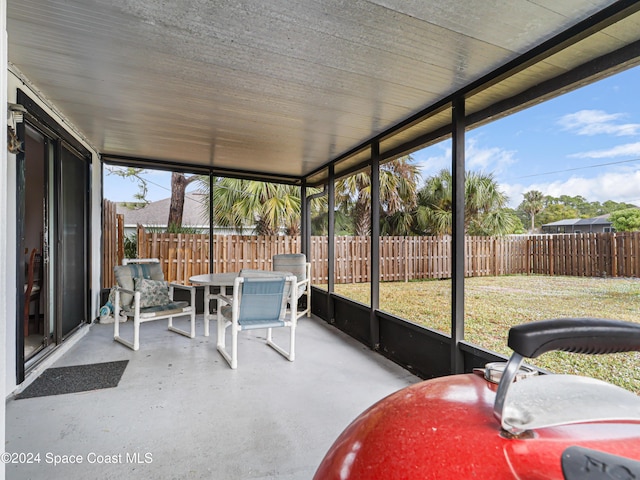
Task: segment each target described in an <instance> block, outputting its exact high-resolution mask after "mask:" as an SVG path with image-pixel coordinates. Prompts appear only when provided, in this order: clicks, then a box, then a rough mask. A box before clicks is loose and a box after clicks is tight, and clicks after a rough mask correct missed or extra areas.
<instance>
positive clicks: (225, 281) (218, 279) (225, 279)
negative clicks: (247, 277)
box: [189, 272, 238, 287]
mask: <svg viewBox="0 0 640 480" xmlns="http://www.w3.org/2000/svg"><path fill="white" fill-rule="evenodd" d="M237 276H238V272H227V273H205V274H203V275H194V276H193V277H190V278H189V281H190V282H191V283H193V284H195V285H212V286H218V287H223V286H226V287H228V286H231V285H233V281H234V280H235V279H236V277H237Z"/></svg>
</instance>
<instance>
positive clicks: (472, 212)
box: [415, 169, 515, 235]
mask: <svg viewBox="0 0 640 480" xmlns="http://www.w3.org/2000/svg"><path fill="white" fill-rule="evenodd" d="M464 196H465V222H464V223H465V233H466V234H468V235H503V234H507V233H511V232H512V231H513V229H514V228H515V219H514V216H513V214H511V213H509V212H508V211H507V210H506V209H505V207H506V205H507V202H508V200H509V198H508V197H507V196H506V195H505V194H504V193H503V192H501V191H500V189H499V186H498V184H497V182H496V181H495V179H494V177H493V174H491V173H489V174H484V173H478V172H467V173H466V176H465V192H464ZM452 205H453V178H452V175H451V171H449V170H446V169H445V170H441V171H440V173H439V174H438V175H435V176H433V177H430V178H429V179H427V182H426V183H425V186H424V187H423V188H422V189H420V191H419V192H418V207H417V209H416V213H415V216H416V222H417V227H418V229H419V231H420V232H424V233H427V234H431V235H443V234H451V230H452V222H453V214H452Z"/></svg>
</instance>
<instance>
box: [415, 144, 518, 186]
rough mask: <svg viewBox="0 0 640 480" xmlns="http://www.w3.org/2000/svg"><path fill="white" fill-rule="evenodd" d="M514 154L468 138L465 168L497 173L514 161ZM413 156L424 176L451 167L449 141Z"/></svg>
mask: <svg viewBox="0 0 640 480" xmlns="http://www.w3.org/2000/svg"><path fill="white" fill-rule="evenodd" d="M515 154H516V152H515V151H511V150H504V149H502V148H499V147H483V146H481V145H480V142H479V140H478V138H469V139H468V140H467V143H466V145H465V159H466V169H467V170H473V171H481V172H492V173H493V174H495V175H497V174H500V173H502V172H503V171H505V170H506V167H508V166H509V165H511V164H513V163H515V162H516V159H515ZM413 157H414V158H415V159H416V163H417V165H418V167H419V168H420V171H421V172H422V175H423V176H424V177H428V176H431V175H435V174H437V173H438V172H439V171H440V170H442V169H451V143H450V142H447V143H446V145H437V146H434V147H429V148H427V149H425V150H423V151H419V152H416V153H414V154H413Z"/></svg>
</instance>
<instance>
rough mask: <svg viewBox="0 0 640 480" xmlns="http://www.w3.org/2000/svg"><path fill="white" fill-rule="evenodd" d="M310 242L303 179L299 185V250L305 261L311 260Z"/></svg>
mask: <svg viewBox="0 0 640 480" xmlns="http://www.w3.org/2000/svg"><path fill="white" fill-rule="evenodd" d="M310 244H311V216H310V215H309V205H308V204H307V181H306V179H305V180H303V181H302V185H301V186H300V252H301V253H304V254H305V255H306V256H307V262H310V261H311V260H310V259H309V251H310Z"/></svg>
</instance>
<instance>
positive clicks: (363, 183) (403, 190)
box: [336, 155, 420, 236]
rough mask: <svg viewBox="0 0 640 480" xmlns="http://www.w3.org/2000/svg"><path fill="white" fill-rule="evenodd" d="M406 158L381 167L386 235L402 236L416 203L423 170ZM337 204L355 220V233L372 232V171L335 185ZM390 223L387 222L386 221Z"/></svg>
mask: <svg viewBox="0 0 640 480" xmlns="http://www.w3.org/2000/svg"><path fill="white" fill-rule="evenodd" d="M412 160H413V159H412V158H411V156H410V155H406V156H403V157H400V158H397V159H395V160H392V161H390V162H387V163H385V164H383V165H381V166H380V207H381V208H380V219H381V222H382V231H383V232H387V233H388V232H392V233H388V234H391V235H401V234H402V233H398V232H397V230H396V228H397V229H399V230H401V231H402V229H403V228H405V227H406V222H405V221H406V218H405V215H403V214H407V213H408V212H411V211H412V210H413V209H414V207H415V204H416V192H417V185H418V180H419V178H420V171H419V169H418V167H417V166H415V165H414V164H412V163H411V162H412ZM336 204H337V206H338V209H339V210H340V211H344V212H346V213H348V215H349V216H351V218H352V219H353V234H354V235H359V236H366V235H369V234H370V233H371V172H370V171H369V170H367V171H363V172H359V173H356V174H354V175H350V176H349V177H346V178H343V179H340V180H338V181H337V182H336ZM387 220H388V221H387Z"/></svg>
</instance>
